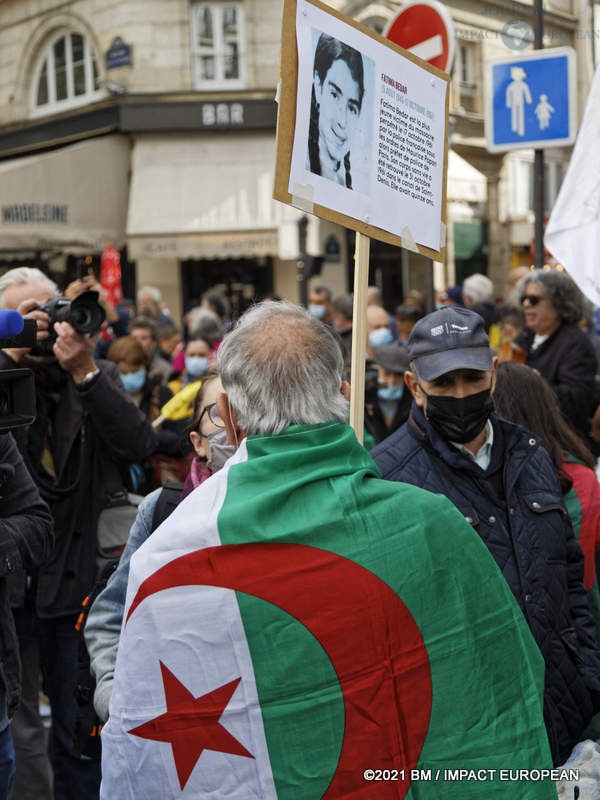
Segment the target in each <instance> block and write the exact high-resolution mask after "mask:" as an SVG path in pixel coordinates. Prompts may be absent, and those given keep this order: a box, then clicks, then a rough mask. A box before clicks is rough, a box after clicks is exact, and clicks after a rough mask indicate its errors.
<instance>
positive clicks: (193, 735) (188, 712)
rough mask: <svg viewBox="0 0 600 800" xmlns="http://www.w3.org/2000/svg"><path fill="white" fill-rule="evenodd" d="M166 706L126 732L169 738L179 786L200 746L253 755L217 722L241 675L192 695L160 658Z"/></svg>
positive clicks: (156, 740) (200, 748)
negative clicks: (161, 711) (208, 690)
mask: <svg viewBox="0 0 600 800" xmlns="http://www.w3.org/2000/svg"><path fill="white" fill-rule="evenodd" d="M160 669H161V672H162V679H163V685H164V689H165V700H166V703H167V710H166V711H165V713H164V714H161V715H160V716H159V717H155V718H154V719H151V720H149V721H148V722H144V723H143V725H138V727H137V728H132V729H131V730H130V731H128V733H131V734H133V735H134V736H140V737H141V738H142V739H152V740H153V741H155V742H170V744H171V748H172V750H173V758H174V760H175V767H176V769H177V777H178V778H179V785H180V787H181V789H182V790H183V789H184V788H185V785H186V783H187V781H188V779H189V777H190V775H191V774H192V770H193V769H194V767H195V766H196V762H197V761H198V759H199V758H200V756H201V755H202V752H203V750H215V751H217V752H219V753H231V754H233V755H236V756H244V757H245V758H254V756H253V755H252V754H251V753H249V752H248V751H247V750H246V748H245V747H244V746H243V745H242V744H240V742H238V740H237V739H235V738H234V737H233V736H232V735H231V734H230V733H229V731H227V730H226V729H225V728H224V727H223V726H222V725H221V724H220V722H219V719H220V718H221V716H222V714H223V712H224V711H225V709H226V708H227V706H228V705H229V701H230V700H231V698H232V696H233V693H234V692H235V690H236V689H237V687H238V684H239V682H240V681H241V678H236V679H235V680H233V681H230V682H229V683H226V684H225V685H224V686H219V688H218V689H214V690H213V691H212V692H209V693H208V694H203V695H201V696H200V697H194V696H193V695H192V694H191V692H190V691H189V690H188V689H187V688H186V687H185V686H184V685H183V683H181V681H179V680H178V679H177V678H176V677H175V675H173V673H172V672H171V670H170V669H169V668H168V667H167V666H165V665H164V664H163V663H162V661H161V662H160Z"/></svg>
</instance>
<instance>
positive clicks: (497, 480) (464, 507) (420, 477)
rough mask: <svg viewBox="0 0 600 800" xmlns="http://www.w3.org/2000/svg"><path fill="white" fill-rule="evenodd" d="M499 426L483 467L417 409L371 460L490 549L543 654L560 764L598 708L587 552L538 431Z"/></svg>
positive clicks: (496, 422) (598, 664)
mask: <svg viewBox="0 0 600 800" xmlns="http://www.w3.org/2000/svg"><path fill="white" fill-rule="evenodd" d="M492 423H493V429H494V443H493V447H492V460H491V463H490V465H489V467H488V469H487V470H485V471H484V470H482V469H480V468H479V467H478V466H477V465H476V464H474V463H473V462H472V461H471V460H470V459H468V458H467V457H466V456H464V455H462V454H461V453H460V452H459V451H458V450H456V448H454V447H452V446H451V445H449V444H448V443H447V442H445V441H444V440H443V439H442V438H441V437H440V436H439V435H438V434H437V433H436V431H435V430H434V429H433V428H431V426H430V425H429V423H428V422H427V420H426V419H425V418H424V417H423V415H422V413H421V412H420V410H419V409H418V408H417V407H416V406H415V405H413V409H412V411H411V418H410V419H409V421H408V422H407V423H406V424H405V425H404V426H403V427H402V428H400V429H399V430H398V431H397V432H396V433H394V434H392V435H391V436H390V437H389V438H388V439H386V440H385V441H384V442H382V444H380V445H378V446H377V447H376V448H374V450H373V451H372V456H373V458H374V459H375V462H376V464H377V466H378V467H379V469H380V471H381V474H382V477H383V478H386V479H388V480H396V481H404V482H406V483H411V484H413V485H415V486H420V487H421V488H423V489H428V490H429V491H431V492H435V493H437V494H443V495H445V496H446V497H448V498H449V499H450V500H451V501H452V502H453V503H454V505H455V506H456V507H457V508H458V509H459V510H460V511H461V513H462V514H464V516H465V518H466V519H467V520H468V521H469V522H470V523H471V524H472V525H473V527H474V528H475V530H476V531H477V533H478V534H479V535H480V536H481V538H482V540H483V541H484V542H485V544H486V545H487V547H488V549H489V550H490V552H491V554H492V555H493V557H494V559H495V561H496V563H497V564H498V566H499V567H500V570H501V571H502V574H503V575H504V577H505V579H506V581H507V583H508V584H509V586H510V588H511V590H512V592H513V594H514V595H515V597H516V599H517V601H518V603H519V605H520V607H521V609H522V611H523V614H524V615H525V618H526V619H527V622H528V624H529V627H530V628H531V631H532V633H533V635H534V637H535V640H536V642H537V644H538V646H539V648H540V650H541V652H542V655H543V656H544V660H545V662H546V676H545V695H544V717H545V721H546V727H547V730H548V738H549V740H550V747H551V750H552V756H553V759H554V763H555V764H562V763H564V761H565V760H566V759H567V758H568V756H569V755H570V752H571V750H572V748H573V746H574V745H575V744H576V743H577V742H578V741H579V740H580V739H581V738H582V733H583V730H584V728H585V727H586V725H587V724H588V723H589V721H590V719H591V718H592V716H593V714H594V713H595V712H596V711H598V709H599V707H600V651H599V650H598V648H597V645H596V638H595V630H594V621H593V619H592V617H591V615H590V612H589V610H588V605H587V598H586V593H585V589H584V588H583V585H582V579H583V556H582V553H581V550H580V549H579V546H578V544H577V542H576V541H575V538H574V536H573V531H572V529H571V525H570V522H569V520H568V517H567V515H566V511H565V509H564V506H563V502H562V496H561V489H560V484H559V480H558V477H557V475H556V472H555V470H554V467H553V465H552V462H551V460H550V457H549V456H548V454H547V453H546V451H545V450H544V449H543V447H542V446H541V445H540V442H539V440H538V439H537V437H535V436H534V435H533V434H531V433H530V432H528V431H526V430H525V429H524V428H521V427H519V426H518V425H513V424H512V423H509V422H506V421H505V420H503V419H500V418H498V417H494V416H492ZM481 591H485V587H484V586H482V587H481Z"/></svg>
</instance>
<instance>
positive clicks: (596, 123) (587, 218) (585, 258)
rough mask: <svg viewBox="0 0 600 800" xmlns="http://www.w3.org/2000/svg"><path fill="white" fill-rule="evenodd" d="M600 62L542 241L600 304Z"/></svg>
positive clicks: (596, 302)
mask: <svg viewBox="0 0 600 800" xmlns="http://www.w3.org/2000/svg"><path fill="white" fill-rule="evenodd" d="M599 147H600V67H599V68H598V69H597V70H596V74H595V75H594V79H593V81H592V88H591V89H590V94H589V97H588V99H587V103H586V107H585V112H584V115H583V121H582V123H581V128H580V129H579V134H578V136H577V141H576V142H575V148H574V150H573V155H572V156H571V161H570V162H569V168H568V170H567V174H566V176H565V179H564V181H563V184H562V186H561V189H560V192H559V195H558V198H557V200H556V203H555V204H554V208H553V209H552V214H551V215H550V220H549V222H548V225H547V227H546V235H545V237H544V244H545V245H546V248H547V249H548V250H549V251H550V252H551V253H552V255H553V256H554V257H555V258H556V259H557V260H558V261H559V262H560V263H561V264H562V265H563V266H564V267H565V269H566V270H567V272H568V273H569V275H570V276H571V277H572V278H573V280H574V281H575V283H577V285H578V286H579V288H580V289H581V291H582V292H583V293H584V294H585V295H586V296H587V297H588V298H589V299H590V300H591V301H592V302H593V303H594V305H600V158H598V156H597V153H598V149H599Z"/></svg>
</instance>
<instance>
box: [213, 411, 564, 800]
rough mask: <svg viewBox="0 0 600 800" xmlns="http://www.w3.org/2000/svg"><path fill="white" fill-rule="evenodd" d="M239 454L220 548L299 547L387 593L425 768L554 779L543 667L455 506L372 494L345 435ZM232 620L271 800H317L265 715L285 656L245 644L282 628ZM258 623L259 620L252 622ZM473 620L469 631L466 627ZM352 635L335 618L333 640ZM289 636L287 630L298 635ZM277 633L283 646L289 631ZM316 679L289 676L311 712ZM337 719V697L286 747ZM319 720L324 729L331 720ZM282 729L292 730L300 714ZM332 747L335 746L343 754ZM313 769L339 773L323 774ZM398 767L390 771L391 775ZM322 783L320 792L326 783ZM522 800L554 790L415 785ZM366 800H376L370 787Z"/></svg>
mask: <svg viewBox="0 0 600 800" xmlns="http://www.w3.org/2000/svg"><path fill="white" fill-rule="evenodd" d="M247 449H248V461H247V462H243V463H240V464H236V465H234V466H233V467H232V468H231V469H230V472H229V475H228V492H227V496H226V499H225V502H224V505H223V507H222V509H221V511H220V513H219V519H218V527H219V533H220V536H221V541H222V542H223V543H224V544H234V543H243V542H246V541H261V540H262V541H265V542H288V543H290V542H293V543H298V544H303V545H309V546H313V547H316V548H321V549H328V550H330V551H331V552H334V553H337V554H339V555H341V556H343V557H345V558H347V559H350V560H352V561H354V562H356V563H358V564H360V565H361V566H363V567H365V568H366V569H368V570H370V571H371V572H373V573H374V574H376V575H377V576H378V577H379V578H380V579H381V580H382V581H384V582H385V583H387V584H388V586H390V587H391V588H392V589H393V590H394V591H395V592H396V594H397V595H398V596H399V597H400V598H401V599H402V600H403V602H404V603H405V604H406V605H407V607H408V608H409V610H410V611H411V614H412V615H413V618H414V619H415V621H416V622H417V624H418V626H419V628H420V630H421V633H422V636H423V638H424V640H425V643H426V647H427V651H428V655H429V659H430V663H431V671H432V683H433V705H432V713H431V722H430V726H429V730H428V734H427V739H426V741H425V745H424V747H423V750H422V754H421V759H420V762H419V766H420V767H421V766H422V767H423V768H430V767H431V768H433V769H434V770H435V769H437V768H441V769H442V770H443V769H457V768H458V769H460V768H472V769H479V768H481V769H487V770H492V769H496V770H498V771H499V770H500V769H518V768H523V769H527V768H529V769H533V768H535V769H542V768H550V767H551V766H552V764H551V759H550V753H549V748H548V742H547V737H546V733H545V728H544V724H543V718H542V705H541V703H542V692H543V671H544V664H543V659H542V657H541V655H540V653H539V651H538V649H537V647H536V645H535V642H534V640H533V637H532V636H531V633H530V632H529V629H528V627H527V624H526V622H525V620H524V618H523V615H522V614H521V612H520V610H519V608H518V606H517V604H516V602H515V600H514V598H513V596H512V594H511V592H510V590H509V588H508V585H507V584H506V582H505V580H504V579H503V578H502V576H501V573H500V571H499V570H498V568H497V566H496V564H495V562H494V561H493V559H492V557H491V555H490V554H489V552H488V551H487V548H486V547H485V545H484V544H483V543H482V542H481V540H480V539H479V537H478V536H477V534H476V533H475V532H474V531H473V529H472V528H471V526H470V525H468V524H467V523H466V522H465V520H464V519H463V517H462V515H461V514H460V513H459V512H458V511H457V510H456V509H455V508H454V506H452V505H451V504H450V503H449V502H448V501H447V500H445V499H444V498H442V497H440V496H436V495H432V494H430V493H428V492H424V491H421V490H420V489H417V488H415V487H412V486H408V485H406V484H398V483H391V482H386V481H381V480H373V478H376V477H378V472H377V468H376V466H375V464H374V463H373V461H372V460H371V458H370V457H369V455H368V454H367V453H366V452H365V450H364V449H363V448H362V447H361V446H360V445H359V444H358V442H357V441H356V438H355V436H354V433H353V432H352V431H351V429H350V428H348V427H347V426H345V425H341V424H331V425H321V426H314V427H310V428H308V427H301V426H294V427H293V428H290V429H288V431H287V432H286V433H284V434H280V435H278V436H253V437H249V439H248V441H247ZM307 586H308V579H307ZM307 590H308V589H307ZM240 608H241V611H242V617H243V621H244V626H245V628H246V631H247V633H248V638H249V640H250V641H249V643H250V649H251V653H252V657H253V660H254V666H255V673H256V678H257V684H258V692H259V699H260V701H261V706H262V713H263V720H264V725H265V730H266V735H267V742H268V747H269V754H270V759H271V765H272V768H273V773H274V776H275V779H276V784H277V789H278V793H279V797H280V798H282V799H283V800H287V799H288V798H306V800H308V799H309V798H310V800H313V798H315V797H320V796H321V795H320V794H318V793H315V792H314V791H311V787H310V785H307V786H305V787H304V792H302V791H301V789H298V791H295V790H294V788H293V787H295V786H296V782H295V780H296V778H295V773H293V774H290V773H291V771H292V770H293V769H294V767H293V758H290V753H291V752H294V754H295V753H296V752H297V750H295V749H294V750H293V751H292V750H290V747H291V746H293V745H290V744H289V742H291V741H292V739H289V740H288V739H286V738H285V737H283V736H282V733H281V729H282V726H283V725H284V720H283V716H280V715H279V710H278V709H277V708H276V706H277V703H275V702H273V698H274V697H277V696H280V695H279V693H280V691H281V689H280V686H279V683H278V682H279V681H280V680H281V675H282V674H284V673H285V665H282V667H281V670H279V671H278V673H277V674H278V677H277V679H272V678H271V672H272V670H271V667H272V662H275V661H278V660H280V659H281V660H283V659H285V657H286V651H285V650H282V649H281V648H280V647H272V648H271V649H270V651H269V654H268V655H267V654H266V653H265V652H263V650H264V648H265V646H266V647H267V649H268V645H269V642H268V635H267V634H265V635H264V636H263V637H262V638H261V639H260V640H259V641H260V644H257V645H256V646H255V642H254V641H253V640H254V639H255V637H256V636H257V632H259V631H261V630H265V631H269V630H273V631H274V632H275V634H276V639H277V638H278V637H279V636H283V631H284V624H283V622H282V620H281V619H279V622H277V621H276V620H277V618H278V613H277V612H276V611H274V610H273V609H272V607H269V606H268V605H266V604H264V603H263V604H261V608H260V609H258V607H257V606H256V604H254V605H251V604H249V603H248V601H247V599H246V598H244V597H242V596H240ZM259 611H260V618H258V619H254V615H255V614H258V612H259ZM375 611H376V610H375ZM475 619H477V620H478V621H479V625H478V627H477V629H475V628H474V626H473V624H472V623H473V620H475ZM352 622H353V621H352V620H348V619H345V618H344V609H343V608H340V636H344V635H345V633H344V631H345V630H347V627H346V626H351V625H352ZM297 628H298V625H297V624H296V625H294V632H295V630H296V629H297ZM285 633H286V637H285V638H286V642H287V641H288V638H287V634H288V633H289V634H290V636H291V634H292V628H291V626H290V627H289V629H288V630H287V631H286V632H285ZM352 633H353V635H355V633H356V632H355V631H352ZM258 635H259V636H260V633H258ZM367 640H368V637H367ZM307 646H308V645H307V640H306V637H305V641H304V644H300V645H299V647H298V649H296V648H295V647H292V648H291V650H290V652H291V654H292V657H293V663H295V664H297V663H299V660H300V662H301V661H302V648H303V647H307ZM306 652H307V653H309V652H313V651H308V650H307V651H306ZM312 660H313V656H308V655H307V657H306V658H305V659H304V663H305V664H306V665H307V666H308V663H309V662H310V663H311V668H312ZM516 664H518V665H519V669H518V671H517V670H515V665H516ZM321 669H323V667H321V666H319V668H318V670H317V672H318V675H317V677H316V678H315V675H314V674H313V673H312V672H311V671H310V670H309V671H306V672H305V670H302V672H301V673H300V674H298V675H297V677H298V681H297V682H295V693H296V696H297V697H300V696H302V695H303V694H304V696H305V697H310V696H314V694H313V693H314V687H315V685H316V686H317V687H318V691H317V695H318V697H319V699H323V698H326V696H327V695H326V694H323V690H324V688H326V687H330V684H329V678H328V677H327V674H326V672H320V670H321ZM295 677H296V676H295ZM315 680H316V684H315ZM515 681H517V682H520V686H517V687H516V686H515ZM515 689H516V691H515ZM290 696H291V695H290ZM331 696H332V698H333V694H332V695H331ZM515 698H517V702H515ZM519 698H520V699H521V702H518V700H519ZM339 707H340V706H339V698H337V697H336V698H335V701H333V702H332V705H331V714H332V721H331V723H327V724H326V725H325V726H323V723H322V722H320V723H319V724H318V725H313V724H311V718H310V713H306V714H304V713H302V714H301V715H300V716H299V720H298V727H297V729H296V730H294V737H295V740H296V741H298V742H299V745H298V748H299V749H300V750H302V748H304V747H312V746H313V744H314V743H315V741H316V740H319V741H326V740H328V739H329V738H330V737H331V736H332V735H334V736H335V735H336V734H335V731H336V730H338V727H337V726H339V713H340V712H339ZM288 710H289V709H288ZM319 710H320V712H323V713H324V714H325V715H326V713H327V712H326V709H325V707H321V708H320V709H319ZM302 711H303V712H304V711H307V712H310V708H307V707H304V706H303V708H302ZM288 721H289V722H290V724H291V725H292V726H295V725H296V716H295V714H293V715H291V716H290V717H289V720H288ZM396 735H397V731H393V732H390V736H391V738H393V737H394V736H396ZM321 736H323V738H322V739H321ZM317 746H319V745H317ZM335 746H336V748H337V747H338V746H339V743H338V741H337V740H336V745H335ZM330 752H331V751H330ZM321 766H322V767H323V768H327V769H335V765H333V768H332V767H331V762H330V761H329V760H327V761H325V760H324V761H323V762H321ZM363 766H368V765H363ZM371 766H373V768H376V765H371ZM404 766H405V765H402V764H398V769H402V768H403V767H404ZM331 774H333V772H332V773H331ZM331 774H330V775H329V777H331ZM442 775H443V772H442ZM323 783H324V784H326V783H328V781H326V780H325V778H323ZM517 794H518V796H519V800H546V799H548V800H549V798H556V792H555V790H554V786H553V784H551V783H540V782H537V783H536V782H527V783H521V784H519V785H518V786H516V785H515V784H512V785H511V784H510V783H506V782H500V781H499V779H497V778H496V779H495V780H494V779H492V780H490V781H487V782H477V781H471V782H469V781H462V782H458V781H456V782H445V781H443V780H441V781H428V782H423V783H417V782H415V783H413V785H412V788H411V790H410V794H409V797H410V798H411V799H412V800H438V798H439V800H442V799H443V800H454V798H456V800H459V799H460V800H472V798H484V797H485V798H486V800H487V798H490V797H492V798H494V797H497V798H499V797H507V798H508V797H511V798H512V797H514V796H516V795H517ZM372 796H373V797H376V796H377V791H376V787H375V786H374V787H373V795H372Z"/></svg>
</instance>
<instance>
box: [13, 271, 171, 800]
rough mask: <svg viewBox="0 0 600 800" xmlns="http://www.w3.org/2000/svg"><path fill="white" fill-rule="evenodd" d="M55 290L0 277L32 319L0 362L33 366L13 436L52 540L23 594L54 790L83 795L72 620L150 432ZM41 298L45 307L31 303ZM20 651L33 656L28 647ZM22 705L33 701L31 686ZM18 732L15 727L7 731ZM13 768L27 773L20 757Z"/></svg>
mask: <svg viewBox="0 0 600 800" xmlns="http://www.w3.org/2000/svg"><path fill="white" fill-rule="evenodd" d="M55 295H56V286H55V285H54V283H53V282H52V281H50V280H49V279H48V278H47V277H46V276H45V275H44V274H43V273H42V272H40V271H39V270H37V269H32V268H28V267H20V268H17V269H13V270H10V271H9V272H7V273H6V274H5V275H3V276H2V277H1V278H0V308H12V309H16V310H17V311H19V312H20V313H21V314H22V315H23V316H25V317H30V318H34V319H35V320H36V321H37V324H38V344H37V345H36V347H35V348H33V350H28V349H8V350H4V351H2V352H0V369H14V368H15V366H16V365H17V364H18V365H19V366H23V367H29V368H30V369H32V370H33V373H34V377H35V386H36V395H37V397H36V401H37V418H36V420H35V422H34V423H33V424H32V425H31V426H30V427H29V428H27V429H23V430H21V431H17V433H16V438H17V443H18V444H19V447H20V448H21V451H22V454H23V457H24V460H25V463H26V465H27V467H28V469H29V472H30V474H31V475H32V477H33V479H34V481H35V483H36V484H37V485H38V487H39V489H40V492H41V494H42V497H44V499H46V500H47V502H48V503H49V505H50V509H51V511H52V515H53V517H54V528H55V537H56V544H55V547H54V549H53V551H52V553H51V555H50V559H49V561H48V562H47V563H46V564H45V565H44V566H43V567H42V568H41V569H40V570H39V573H38V574H37V576H36V578H37V580H36V582H35V583H34V586H33V588H32V590H31V597H30V599H31V600H32V607H33V609H34V614H35V621H36V623H37V630H38V631H39V646H40V655H41V665H42V672H43V676H44V685H45V689H46V692H47V694H48V696H49V699H50V705H51V709H52V760H53V764H52V766H53V770H54V797H55V798H57V799H60V800H63V799H64V800H66V799H67V798H69V800H71V799H72V800H80V799H81V798H86V800H93V798H94V797H96V796H97V795H98V788H99V782H100V769H99V764H98V763H97V762H95V761H92V760H80V759H78V758H75V757H74V756H73V755H72V754H71V741H72V734H73V725H74V718H75V699H74V694H73V692H74V686H75V681H76V670H77V653H78V634H77V632H76V631H75V627H74V626H75V621H76V617H77V614H78V611H79V608H80V604H81V601H82V599H83V598H84V596H85V595H86V594H87V592H89V590H90V589H91V587H92V586H93V584H94V580H95V573H96V531H97V524H98V517H99V515H100V512H101V511H102V509H104V508H105V507H106V506H107V505H110V502H111V497H113V498H114V497H116V496H118V495H122V493H123V482H122V477H121V476H122V472H123V470H124V468H125V466H126V465H127V464H128V463H130V462H132V461H139V460H142V459H144V458H146V457H147V456H148V455H150V453H152V452H153V450H154V449H155V447H156V436H155V434H154V432H153V430H152V428H151V426H150V423H149V422H148V420H147V419H146V418H145V417H144V415H143V414H141V413H140V411H139V410H138V409H137V408H136V406H135V405H134V404H133V403H132V402H131V401H130V400H129V398H128V397H127V394H126V392H125V391H124V389H123V387H122V384H121V381H120V379H119V374H118V370H117V368H116V367H115V365H113V364H110V363H108V362H103V361H99V362H98V363H96V362H95V361H94V358H93V352H94V344H95V339H96V338H97V337H96V336H95V335H93V334H92V333H87V334H82V333H78V332H77V331H76V330H75V328H74V327H73V325H74V324H76V323H75V320H74V318H73V325H71V324H70V323H69V322H67V321H60V322H57V321H55V319H51V316H50V314H53V315H54V314H55V308H56V307H57V305H56V299H55ZM51 299H52V302H51V303H50V304H49V305H48V307H47V309H46V310H43V308H40V306H44V304H46V303H47V302H48V301H49V300H51ZM65 306H66V312H67V313H68V310H69V304H68V301H66V300H65V301H64V303H63V305H62V310H63V312H64V311H65ZM61 316H62V318H63V319H64V318H65V315H64V313H63V314H61ZM98 329H99V324H98ZM23 582H24V576H23ZM26 599H27V598H26ZM29 656H30V658H32V659H34V658H35V650H34V649H30V650H29ZM30 702H35V703H37V691H36V692H35V696H33V692H32V696H31V697H30ZM18 730H19V728H18V724H17V726H15V733H16V735H17V738H18ZM22 767H26V768H27V772H28V774H29V764H27V765H25V764H21V765H19V769H21V768H22ZM27 783H28V784H29V783H30V779H29V778H28V780H27ZM37 796H42V794H41V793H40V794H39V795H36V797H37Z"/></svg>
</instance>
